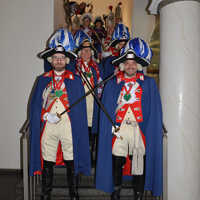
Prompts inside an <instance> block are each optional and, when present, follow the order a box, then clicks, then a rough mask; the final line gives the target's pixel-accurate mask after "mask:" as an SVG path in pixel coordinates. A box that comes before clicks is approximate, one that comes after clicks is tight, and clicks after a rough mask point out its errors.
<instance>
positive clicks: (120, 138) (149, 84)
mask: <svg viewBox="0 0 200 200" xmlns="http://www.w3.org/2000/svg"><path fill="white" fill-rule="evenodd" d="M151 57H152V51H151V49H150V48H149V46H148V45H147V43H145V42H144V41H143V40H142V39H140V38H135V39H132V40H130V41H129V42H128V43H127V45H126V46H125V47H124V48H123V49H122V51H121V56H120V57H119V58H117V59H115V60H114V61H113V64H115V65H119V67H120V68H121V70H122V71H120V72H118V73H117V75H116V78H114V79H112V80H110V81H108V83H107V84H106V85H105V88H104V92H103V96H102V103H103V104H104V106H105V108H106V110H107V112H108V113H109V114H110V116H111V117H112V120H113V121H114V122H115V124H116V126H119V127H120V130H119V131H117V129H116V127H112V124H111V123H110V121H108V119H107V118H106V116H105V114H104V113H103V112H101V113H100V131H99V143H98V147H99V148H98V156H97V158H98V159H97V170H96V188H97V189H100V190H103V191H105V192H109V193H111V199H112V200H119V199H120V191H121V188H122V177H123V175H128V176H133V180H134V192H135V193H134V194H135V197H134V200H141V199H142V196H143V192H144V189H145V190H151V191H152V192H153V195H155V196H160V195H161V194H162V175H163V174H162V108H161V101H160V96H159V92H158V89H157V87H156V83H155V81H154V79H153V78H150V77H148V76H144V75H143V73H138V66H139V65H142V66H147V65H149V64H150V61H151Z"/></svg>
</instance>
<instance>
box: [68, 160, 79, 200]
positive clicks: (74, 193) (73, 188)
mask: <svg viewBox="0 0 200 200" xmlns="http://www.w3.org/2000/svg"><path fill="white" fill-rule="evenodd" d="M64 162H65V164H66V168H67V181H68V185H69V195H70V199H71V200H79V195H78V179H79V177H78V175H75V173H74V161H73V160H68V161H64Z"/></svg>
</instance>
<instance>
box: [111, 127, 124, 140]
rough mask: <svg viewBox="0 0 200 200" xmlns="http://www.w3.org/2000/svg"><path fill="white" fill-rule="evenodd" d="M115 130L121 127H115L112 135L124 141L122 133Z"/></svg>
mask: <svg viewBox="0 0 200 200" xmlns="http://www.w3.org/2000/svg"><path fill="white" fill-rule="evenodd" d="M115 128H116V129H117V128H119V126H117V125H116V126H115V127H114V126H112V134H113V135H115V136H116V137H117V138H119V139H123V138H122V136H121V135H120V132H119V131H117V132H116V131H115Z"/></svg>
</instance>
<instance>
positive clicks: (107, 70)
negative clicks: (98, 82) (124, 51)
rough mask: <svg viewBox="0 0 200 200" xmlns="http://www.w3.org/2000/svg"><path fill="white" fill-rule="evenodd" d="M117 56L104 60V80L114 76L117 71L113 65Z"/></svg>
mask: <svg viewBox="0 0 200 200" xmlns="http://www.w3.org/2000/svg"><path fill="white" fill-rule="evenodd" d="M116 58H117V57H116V56H108V57H106V58H104V59H103V60H102V65H103V79H106V78H107V77H109V76H110V75H112V74H113V73H114V71H115V67H114V65H113V64H112V61H113V60H115V59H116Z"/></svg>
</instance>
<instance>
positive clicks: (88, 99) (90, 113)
mask: <svg viewBox="0 0 200 200" xmlns="http://www.w3.org/2000/svg"><path fill="white" fill-rule="evenodd" d="M84 89H85V93H87V92H88V91H89V89H88V87H87V86H86V84H85V85H84ZM86 105H87V119H88V126H89V127H92V117H93V105H94V97H93V95H92V94H89V95H88V96H87V97H86Z"/></svg>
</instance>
